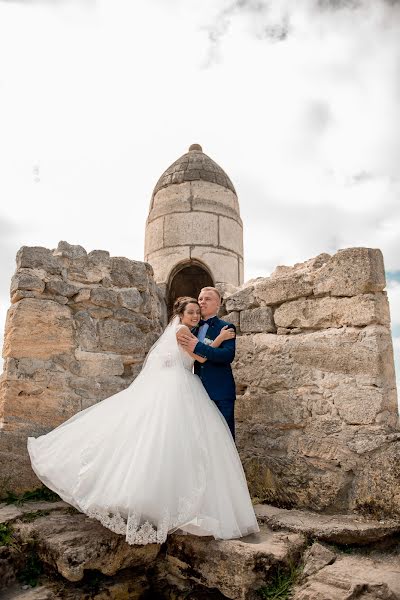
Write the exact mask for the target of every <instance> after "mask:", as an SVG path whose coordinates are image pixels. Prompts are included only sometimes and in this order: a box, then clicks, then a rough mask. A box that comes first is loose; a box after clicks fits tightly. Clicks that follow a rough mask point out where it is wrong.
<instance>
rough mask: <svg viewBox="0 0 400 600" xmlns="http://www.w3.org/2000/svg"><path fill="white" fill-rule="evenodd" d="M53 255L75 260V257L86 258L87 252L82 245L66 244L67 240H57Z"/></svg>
mask: <svg viewBox="0 0 400 600" xmlns="http://www.w3.org/2000/svg"><path fill="white" fill-rule="evenodd" d="M53 256H60V257H63V258H69V259H72V260H75V259H76V258H86V257H87V252H86V250H85V248H84V247H83V246H79V245H73V244H68V242H65V241H60V242H58V245H57V248H56V249H55V250H53Z"/></svg>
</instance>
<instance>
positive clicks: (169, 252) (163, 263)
mask: <svg viewBox="0 0 400 600" xmlns="http://www.w3.org/2000/svg"><path fill="white" fill-rule="evenodd" d="M145 258H146V260H149V261H151V264H152V266H153V269H154V279H155V281H156V282H157V283H158V284H161V283H167V282H168V279H169V276H170V274H171V271H172V269H173V268H174V266H175V265H177V264H179V263H180V262H184V261H188V260H190V247H189V246H177V247H169V248H164V249H163V250H158V251H157V252H154V253H152V254H146V256H145Z"/></svg>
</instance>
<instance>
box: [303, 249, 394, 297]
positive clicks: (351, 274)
mask: <svg viewBox="0 0 400 600" xmlns="http://www.w3.org/2000/svg"><path fill="white" fill-rule="evenodd" d="M385 285H386V280H385V268H384V264H383V256H382V252H381V251H380V250H378V249H375V248H344V249H343V250H339V251H338V252H337V253H336V254H334V255H333V256H332V258H331V259H330V260H329V261H328V262H327V263H325V265H323V266H322V267H321V269H320V270H319V271H318V273H317V274H316V277H315V282H314V288H313V290H314V294H315V295H321V294H330V295H331V296H357V295H358V294H365V293H368V292H382V291H383V289H384V288H385Z"/></svg>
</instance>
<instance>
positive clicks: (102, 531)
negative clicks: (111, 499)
mask: <svg viewBox="0 0 400 600" xmlns="http://www.w3.org/2000/svg"><path fill="white" fill-rule="evenodd" d="M26 504H27V505H28V504H29V503H26ZM39 510H43V508H40V509H39ZM32 512H34V511H32V510H31V509H30V510H28V508H27V506H25V508H24V514H25V516H26V514H27V513H32ZM24 514H23V515H22V517H21V518H19V519H14V520H13V521H12V522H11V527H12V529H13V531H14V534H15V536H16V539H17V541H18V542H19V543H20V544H24V543H26V542H28V540H32V539H33V540H34V544H35V551H36V552H37V555H38V558H39V560H40V561H41V562H43V563H45V564H46V565H49V566H50V567H51V568H52V569H55V570H56V571H57V572H58V573H59V574H60V575H62V577H63V578H65V579H66V580H67V581H69V582H81V581H82V580H83V578H84V576H85V572H88V571H98V572H100V573H102V574H104V575H107V576H115V575H116V574H117V576H119V575H118V574H119V573H120V572H121V571H122V570H130V572H131V573H132V574H134V573H143V572H148V571H149V569H150V570H152V571H153V572H154V575H152V576H151V577H154V584H155V586H156V587H157V585H156V584H157V581H158V582H159V581H160V579H162V580H163V581H164V582H166V583H167V585H168V586H175V588H177V589H178V590H179V589H181V590H187V589H189V590H194V589H195V590H196V593H197V591H198V589H206V590H209V592H210V597H211V595H212V594H214V593H217V590H218V592H219V593H220V596H219V597H222V595H223V597H225V598H231V599H238V600H242V599H245V598H246V599H247V598H253V597H255V590H257V589H258V588H259V587H260V586H263V585H265V584H266V582H268V580H270V579H271V576H273V575H274V573H275V572H276V569H277V568H278V567H281V568H285V567H287V566H288V565H289V564H290V563H296V562H298V561H299V560H300V557H301V555H302V552H303V550H304V549H305V546H306V540H305V537H304V536H302V535H301V534H299V533H293V532H283V531H272V530H271V529H270V527H268V525H264V524H261V530H260V532H259V533H257V534H253V535H249V536H247V537H244V538H239V539H234V540H214V538H212V537H198V536H192V535H184V534H182V533H181V534H179V533H175V534H172V535H170V536H169V537H168V539H167V543H166V544H165V545H163V546H160V545H159V544H148V545H144V546H140V545H137V546H131V545H129V544H127V543H126V542H125V539H124V537H123V536H121V535H117V534H115V533H113V532H112V531H110V530H108V529H106V528H104V527H103V526H102V525H101V524H100V523H99V522H98V521H96V520H95V519H89V518H88V517H86V516H85V515H83V514H81V513H77V512H73V511H71V510H70V509H69V510H68V509H64V510H52V511H50V512H49V514H46V515H42V514H41V513H40V512H39V513H38V516H37V517H36V518H32V519H29V520H24ZM132 576H134V575H132ZM43 593H44V592H43ZM194 597H196V598H197V597H199V596H195V595H193V598H194ZM216 597H218V596H216Z"/></svg>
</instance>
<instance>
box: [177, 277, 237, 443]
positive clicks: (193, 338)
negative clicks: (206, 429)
mask: <svg viewBox="0 0 400 600" xmlns="http://www.w3.org/2000/svg"><path fill="white" fill-rule="evenodd" d="M191 300H192V302H191V303H188V304H187V307H186V310H185V312H184V313H183V314H182V318H183V317H184V315H188V316H191V320H192V323H191V326H192V328H193V329H192V332H191V333H190V332H188V331H185V329H184V328H180V330H179V331H178V333H177V339H178V343H179V344H180V345H181V346H182V348H183V349H184V350H186V351H188V352H190V353H192V354H193V357H194V358H195V363H194V372H195V373H196V375H198V376H199V377H200V379H201V382H202V384H203V385H204V387H205V389H206V391H207V393H208V395H209V396H210V398H211V400H213V401H214V402H215V404H216V405H217V407H218V408H219V410H220V412H221V413H222V415H223V416H224V417H225V420H226V422H227V424H228V426H229V429H230V431H231V434H232V437H233V439H235V398H236V392H235V382H234V379H233V375H232V369H231V362H232V361H233V359H234V358H235V336H236V333H235V326H234V325H232V324H229V323H226V322H225V321H222V320H221V319H219V318H218V317H217V314H218V311H219V307H220V304H221V296H220V293H219V291H218V290H217V289H216V288H214V287H205V288H203V289H202V290H201V291H200V294H199V299H198V301H197V302H196V300H194V299H193V298H192V299H191ZM200 313H201V319H200ZM182 318H181V323H182ZM204 359H206V360H204Z"/></svg>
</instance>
